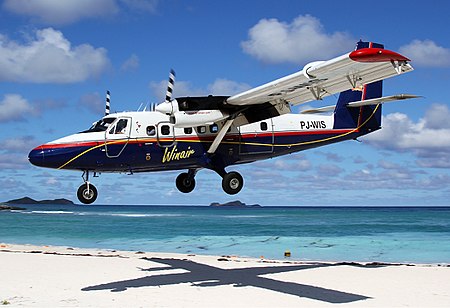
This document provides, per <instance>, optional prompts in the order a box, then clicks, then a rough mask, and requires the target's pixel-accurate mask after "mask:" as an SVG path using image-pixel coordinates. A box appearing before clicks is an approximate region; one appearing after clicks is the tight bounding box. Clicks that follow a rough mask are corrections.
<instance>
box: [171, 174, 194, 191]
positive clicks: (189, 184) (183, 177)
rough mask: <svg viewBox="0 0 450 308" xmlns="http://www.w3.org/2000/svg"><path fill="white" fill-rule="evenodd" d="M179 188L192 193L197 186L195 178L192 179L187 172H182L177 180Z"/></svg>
mask: <svg viewBox="0 0 450 308" xmlns="http://www.w3.org/2000/svg"><path fill="white" fill-rule="evenodd" d="M175 184H176V185H177V188H178V190H179V191H181V192H182V193H185V194H187V193H190V192H191V191H193V190H194V188H195V179H192V180H190V179H189V175H188V174H187V173H181V174H180V175H179V176H177V180H176V181H175Z"/></svg>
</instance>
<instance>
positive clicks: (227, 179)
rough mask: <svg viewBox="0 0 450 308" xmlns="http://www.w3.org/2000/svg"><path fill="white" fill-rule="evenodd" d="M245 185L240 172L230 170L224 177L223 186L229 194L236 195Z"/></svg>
mask: <svg viewBox="0 0 450 308" xmlns="http://www.w3.org/2000/svg"><path fill="white" fill-rule="evenodd" d="M243 186H244V179H243V178H242V175H240V174H239V173H238V172H235V171H233V172H230V173H227V174H225V176H224V177H223V178H222V188H223V190H224V191H225V192H226V193H227V194H229V195H235V194H237V193H238V192H240V191H241V189H242V187H243Z"/></svg>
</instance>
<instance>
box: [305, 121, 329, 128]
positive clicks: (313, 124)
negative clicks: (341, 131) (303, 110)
mask: <svg viewBox="0 0 450 308" xmlns="http://www.w3.org/2000/svg"><path fill="white" fill-rule="evenodd" d="M300 128H301V129H319V128H322V129H323V128H327V124H326V123H325V121H300Z"/></svg>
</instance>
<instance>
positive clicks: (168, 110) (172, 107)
mask: <svg viewBox="0 0 450 308" xmlns="http://www.w3.org/2000/svg"><path fill="white" fill-rule="evenodd" d="M174 85H175V71H174V70H173V69H171V70H170V74H169V81H168V83H167V91H166V99H165V101H164V102H162V103H160V104H159V105H157V106H156V107H155V111H158V112H161V113H164V114H167V115H169V116H170V121H171V122H174V121H175V118H174V114H175V112H177V111H178V104H174V102H172V94H173V88H174Z"/></svg>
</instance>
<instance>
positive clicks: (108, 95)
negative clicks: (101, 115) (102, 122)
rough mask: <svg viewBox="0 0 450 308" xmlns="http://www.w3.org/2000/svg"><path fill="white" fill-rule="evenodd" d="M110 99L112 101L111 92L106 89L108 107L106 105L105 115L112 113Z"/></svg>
mask: <svg viewBox="0 0 450 308" xmlns="http://www.w3.org/2000/svg"><path fill="white" fill-rule="evenodd" d="M110 101H111V93H109V91H106V107H105V116H107V115H109V113H110V108H111V106H110Z"/></svg>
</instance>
